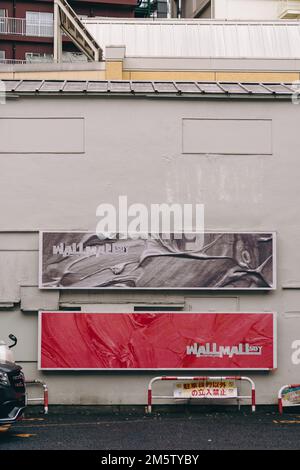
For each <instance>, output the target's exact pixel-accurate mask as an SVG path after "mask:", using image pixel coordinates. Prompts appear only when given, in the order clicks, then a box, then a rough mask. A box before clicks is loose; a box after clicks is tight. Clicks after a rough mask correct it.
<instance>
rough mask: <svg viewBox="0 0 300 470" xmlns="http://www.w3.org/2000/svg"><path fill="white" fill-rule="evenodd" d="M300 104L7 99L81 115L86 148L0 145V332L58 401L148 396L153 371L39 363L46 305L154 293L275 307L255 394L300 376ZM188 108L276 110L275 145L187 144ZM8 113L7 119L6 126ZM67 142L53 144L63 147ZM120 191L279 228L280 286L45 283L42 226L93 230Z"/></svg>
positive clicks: (237, 112) (216, 112)
mask: <svg viewBox="0 0 300 470" xmlns="http://www.w3.org/2000/svg"><path fill="white" fill-rule="evenodd" d="M299 113H300V108H299V107H298V106H296V105H293V104H292V103H291V102H289V101H281V100H269V101H260V100H255V99H253V100H252V99H251V100H245V101H240V100H237V99H234V100H229V99H226V100H213V99H209V100H191V99H189V100H185V99H183V98H177V99H173V100H167V99H166V100H163V99H159V98H156V99H148V100H147V99H135V98H126V99H125V98H123V99H120V98H110V99H109V98H90V97H85V98H82V97H79V96H78V97H69V98H64V97H51V98H38V97H37V98H22V99H13V100H10V101H8V102H7V104H6V105H4V106H1V118H8V117H10V118H11V117H13V118H18V117H22V118H27V117H28V118H32V117H36V118H41V117H44V118H45V117H52V118H58V117H60V118H74V117H79V118H83V119H84V122H85V124H84V128H85V148H84V153H79V154H72V153H71V154H63V153H52V154H45V153H44V154H30V153H25V152H26V148H25V147H24V149H23V150H24V153H18V154H14V153H10V154H5V153H0V192H1V194H0V195H1V197H0V214H1V218H0V332H1V337H4V338H5V337H7V335H8V334H9V333H11V332H13V333H14V334H16V335H17V336H18V338H19V343H18V345H17V347H16V358H17V360H18V361H19V362H20V363H21V364H22V365H23V367H24V370H25V373H26V375H27V377H28V378H37V377H41V378H43V379H44V380H46V381H47V382H48V384H49V387H50V401H51V403H85V404H88V403H101V404H111V403H113V404H126V403H130V404H141V403H145V401H146V385H147V382H148V380H149V378H150V377H151V376H153V374H149V373H147V374H146V373H143V372H136V373H132V372H129V373H127V372H123V373H120V372H118V373H115V372H106V373H104V372H93V373H91V372H86V373H83V372H81V373H80V372H76V373H72V372H68V373H66V372H59V373H58V372H52V373H39V372H38V371H37V365H36V361H37V352H38V351H37V310H38V309H39V308H44V309H47V308H48V309H57V308H59V307H70V306H73V307H74V306H77V307H81V308H82V310H91V309H93V310H97V311H99V312H100V311H104V310H106V311H107V310H108V309H109V310H110V311H114V310H115V311H120V310H121V311H122V310H124V311H133V309H134V306H137V305H141V304H142V305H151V304H153V303H156V304H157V305H160V304H161V305H168V304H170V306H172V305H177V306H181V307H182V308H183V309H185V310H194V311H205V310H207V309H209V310H215V311H218V310H219V311H220V310H221V311H222V310H224V309H225V310H232V311H241V312H243V311H264V310H269V311H277V312H278V369H277V370H276V371H273V372H270V373H251V372H248V374H249V375H251V376H252V377H253V378H254V379H255V381H256V383H257V392H258V401H259V403H274V402H275V401H276V394H277V390H278V388H279V386H280V385H282V384H284V383H291V382H296V383H298V382H299V375H300V365H293V364H292V361H291V355H292V352H293V351H292V347H291V345H292V342H293V341H294V340H297V339H298V340H299V339H300V271H299V265H300V250H299V246H300V223H299V217H298V212H299V210H298V203H297V202H298V201H299V198H300V186H299V171H300V163H299V155H298V154H299V139H298V128H299V120H300V115H299ZM183 118H218V119H222V118H224V119H228V118H232V119H245V118H247V119H269V120H271V121H272V142H271V144H272V154H271V155H240V156H239V155H222V154H217V155H201V154H193V155H191V154H184V155H183V154H182V119H183ZM1 125H2V123H1V119H0V133H1ZM2 129H3V127H2ZM47 138H48V139H51V126H49V135H48V137H47ZM216 138H218V136H216ZM251 138H253V136H251V135H249V140H250V139H251ZM9 139H18V136H15V135H14V134H13V132H12V133H11V134H10V135H1V141H2V142H3V141H5V140H9ZM32 139H33V140H34V141H36V142H37V143H38V144H39V146H41V147H42V146H43V142H44V141H45V135H43V133H40V134H38V133H36V132H35V129H34V128H32ZM192 139H193V138H192ZM194 139H195V142H196V141H197V140H198V137H197V135H195V136H194ZM59 145H60V142H59V141H58V142H57V148H56V150H57V151H58V152H62V150H63V146H61V149H60V147H59ZM18 148H19V147H18ZM0 150H1V147H0ZM124 194H126V195H127V196H128V201H129V203H134V202H141V203H145V204H147V205H149V204H150V203H161V202H168V203H171V202H181V203H204V204H205V221H206V230H224V231H235V230H236V231H242V230H245V231H247V230H248V231H276V232H277V234H278V260H277V271H278V288H277V290H276V291H273V292H268V293H250V292H249V293H240V292H236V291H231V292H226V293H224V292H216V293H214V294H212V293H210V292H207V293H206V292H201V293H200V294H199V295H198V294H195V293H193V294H189V293H182V292H176V293H174V292H173V293H172V294H169V293H168V292H165V293H157V292H153V293H146V294H144V293H142V292H139V293H137V292H120V293H113V292H106V293H101V292H95V291H88V292H86V291H85V292H73V291H68V292H60V293H59V292H50V293H49V292H45V291H39V290H38V288H37V282H38V237H37V231H38V230H39V229H44V230H55V229H58V230H80V229H82V230H85V229H90V230H94V229H95V226H96V223H97V219H96V216H95V211H96V207H97V206H98V204H99V203H101V202H110V203H114V204H117V200H118V196H119V195H124Z"/></svg>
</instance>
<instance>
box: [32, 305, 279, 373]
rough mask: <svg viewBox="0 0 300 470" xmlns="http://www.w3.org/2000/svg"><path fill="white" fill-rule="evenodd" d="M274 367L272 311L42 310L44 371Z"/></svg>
mask: <svg viewBox="0 0 300 470" xmlns="http://www.w3.org/2000/svg"><path fill="white" fill-rule="evenodd" d="M273 368H276V323H275V314H273V313H191V312H180V313H179V312H164V313H163V312H156V313H152V312H151V313H150V312H144V313H83V312H63V311H61V312H45V311H43V312H40V314H39V369H42V370H76V369H80V370H93V369H104V370H105V369H114V370H135V369H140V370H154V369H160V370H164V369H165V370H168V369H171V370H175V369H180V370H191V369H197V370H199V369H204V370H210V369H212V370H213V369H214V370H218V369H223V370H226V369H242V370H248V369H253V370H259V369H261V370H267V369H273Z"/></svg>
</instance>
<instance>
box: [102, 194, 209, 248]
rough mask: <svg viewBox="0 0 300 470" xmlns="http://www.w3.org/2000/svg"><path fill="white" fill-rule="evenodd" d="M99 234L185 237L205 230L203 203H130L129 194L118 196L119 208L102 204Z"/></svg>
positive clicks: (136, 236)
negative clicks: (190, 233)
mask: <svg viewBox="0 0 300 470" xmlns="http://www.w3.org/2000/svg"><path fill="white" fill-rule="evenodd" d="M96 216H97V217H100V220H99V222H98V223H97V226H96V233H97V236H98V237H99V238H101V239H103V238H116V235H117V234H118V237H119V238H121V239H127V238H133V239H136V238H144V239H146V238H157V237H158V236H159V237H162V238H165V239H169V237H170V234H171V233H172V234H173V236H174V238H177V239H181V238H183V235H184V238H185V239H186V238H187V237H188V233H189V232H197V233H199V234H201V233H203V232H204V205H203V204H166V203H162V204H150V205H148V206H146V205H145V204H141V203H135V204H130V205H129V204H128V200H127V196H119V199H118V207H116V206H114V205H113V204H100V205H99V206H98V207H97V210H96Z"/></svg>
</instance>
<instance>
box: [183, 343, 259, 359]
mask: <svg viewBox="0 0 300 470" xmlns="http://www.w3.org/2000/svg"><path fill="white" fill-rule="evenodd" d="M261 353H262V346H258V345H251V344H248V343H245V344H244V343H239V344H237V345H234V346H228V345H217V343H205V344H198V343H194V344H192V345H189V346H187V347H186V354H187V356H191V355H194V356H196V357H223V356H229V357H233V356H260V355H261Z"/></svg>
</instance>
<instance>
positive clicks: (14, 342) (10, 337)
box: [8, 334, 18, 349]
mask: <svg viewBox="0 0 300 470" xmlns="http://www.w3.org/2000/svg"><path fill="white" fill-rule="evenodd" d="M8 337H9V339H11V340H12V341H13V344H11V345H10V346H8V347H9V349H11V348H14V347H15V345H16V344H17V342H18V340H17V338H16V337H15V335H13V334H10V335H8Z"/></svg>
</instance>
